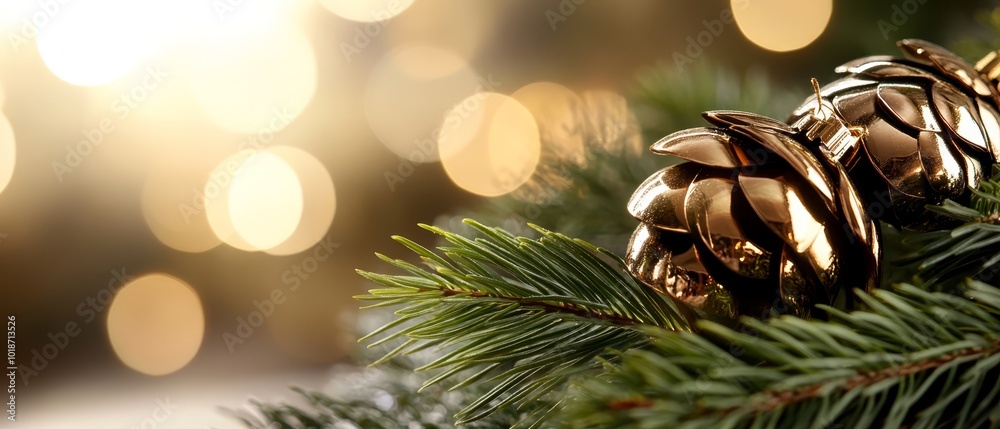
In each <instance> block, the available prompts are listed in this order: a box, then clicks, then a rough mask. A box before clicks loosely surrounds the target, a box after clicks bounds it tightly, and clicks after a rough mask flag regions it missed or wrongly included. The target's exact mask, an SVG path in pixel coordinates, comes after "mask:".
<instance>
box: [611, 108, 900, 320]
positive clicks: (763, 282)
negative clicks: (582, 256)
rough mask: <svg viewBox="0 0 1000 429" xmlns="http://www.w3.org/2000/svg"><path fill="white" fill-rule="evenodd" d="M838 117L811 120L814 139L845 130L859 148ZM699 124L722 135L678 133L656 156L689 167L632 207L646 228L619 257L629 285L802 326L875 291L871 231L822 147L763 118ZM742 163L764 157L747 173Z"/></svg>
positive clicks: (740, 116)
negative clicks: (863, 290) (825, 307)
mask: <svg viewBox="0 0 1000 429" xmlns="http://www.w3.org/2000/svg"><path fill="white" fill-rule="evenodd" d="M834 109H835V108H834V106H833V105H832V104H830V103H826V104H825V110H824V108H820V109H818V110H816V111H815V112H812V114H815V118H814V120H813V121H812V122H810V123H811V124H812V125H813V126H814V127H815V131H816V134H815V135H816V136H828V135H836V134H838V132H837V131H836V130H837V128H838V127H839V128H843V129H845V130H847V131H845V132H847V133H849V134H850V135H851V136H852V137H851V139H853V141H854V144H855V145H856V146H857V145H858V144H859V141H860V139H861V137H860V135H855V134H854V132H855V131H854V130H850V129H848V128H847V126H846V125H845V124H844V123H842V122H835V121H834V120H835V119H836V118H837V116H836V115H835V110H834ZM705 117H706V119H708V120H709V122H712V123H713V124H715V125H717V126H719V128H713V129H694V130H689V131H686V132H680V133H675V134H673V135H671V137H669V138H668V139H664V141H663V143H664V144H662V145H661V144H657V145H654V147H653V150H655V151H656V152H658V153H661V154H670V155H683V157H684V158H685V159H689V160H690V162H687V163H684V164H680V165H677V166H673V167H669V168H666V169H663V170H661V171H659V172H657V173H655V174H654V175H653V176H652V177H650V178H649V179H647V180H646V181H645V182H644V183H643V184H642V185H640V186H639V188H638V189H637V190H636V192H635V194H634V195H633V196H632V199H631V200H630V201H629V212H630V213H631V214H632V215H633V216H635V217H636V218H637V219H639V220H640V222H641V224H640V226H639V228H637V229H636V231H635V233H634V234H633V236H632V240H631V242H630V243H629V250H628V253H627V254H626V258H625V263H626V267H627V268H628V269H629V271H631V272H632V273H633V274H634V275H635V276H636V278H638V279H639V280H640V281H642V282H643V283H645V284H647V285H649V286H650V287H651V288H654V289H656V290H657V291H660V292H661V293H664V294H667V295H669V296H671V297H673V298H675V299H676V300H678V301H679V302H682V303H684V304H685V305H687V306H689V307H692V308H695V309H698V310H701V311H704V312H706V313H709V314H713V315H716V316H719V317H723V318H732V317H736V316H738V315H752V316H754V317H764V316H766V315H767V314H769V313H772V312H774V311H778V312H782V313H788V314H796V315H803V316H808V315H810V314H812V309H813V306H814V305H815V304H818V303H825V304H830V303H832V300H833V299H834V298H835V297H836V296H837V294H838V293H839V292H840V291H842V290H847V289H848V288H851V287H858V286H862V285H863V286H867V287H874V285H875V284H877V281H878V273H879V270H878V269H877V267H878V266H879V263H880V259H881V254H878V253H877V251H878V246H877V244H875V243H873V241H877V239H878V232H877V228H876V226H875V224H874V221H873V220H872V219H871V218H870V217H868V216H867V214H866V213H865V208H864V207H865V206H864V204H863V202H862V200H861V198H860V195H859V193H858V192H857V190H856V189H855V188H854V187H853V185H852V183H851V182H850V181H849V180H848V175H847V172H846V171H845V170H844V169H843V168H842V167H841V166H840V165H839V164H837V163H836V162H835V160H834V157H833V155H832V154H831V153H830V152H829V151H828V150H827V149H826V148H825V147H824V146H822V145H819V144H817V143H816V142H815V141H811V140H809V138H808V137H804V136H803V135H801V134H800V131H799V130H797V129H795V128H792V127H791V126H789V125H786V124H781V123H778V122H777V121H774V120H773V119H768V118H763V117H760V116H759V115H754V114H748V113H742V112H732V111H721V112H707V113H706V114H705ZM826 121H834V122H829V123H827V122H826ZM831 130H833V132H830V131H831ZM840 134H841V135H843V132H841V133H840ZM845 138H846V137H845ZM699 145H700V146H699ZM699 147H702V148H703V150H704V151H705V152H706V153H697V152H698V150H699V149H698V148H699ZM747 153H759V154H763V156H761V157H758V158H755V159H754V160H753V162H750V161H749V160H744V159H743V157H745V155H746V154H747ZM726 154H732V155H733V158H732V159H734V160H735V161H736V162H735V163H731V162H730V161H729V160H730V158H729V157H728V156H726ZM865 156H866V157H867V155H865ZM917 162H919V160H917ZM728 165H733V166H732V167H730V168H725V166H728ZM831 172H832V173H833V175H831ZM685 191H686V192H685ZM682 210H683V211H682ZM681 222H683V223H681ZM847 266H850V267H863V268H862V269H853V270H847V271H845V267H847Z"/></svg>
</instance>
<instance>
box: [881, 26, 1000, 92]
mask: <svg viewBox="0 0 1000 429" xmlns="http://www.w3.org/2000/svg"><path fill="white" fill-rule="evenodd" d="M898 45H899V47H900V49H902V50H903V54H904V55H906V56H907V57H909V58H911V59H914V60H917V61H925V62H930V63H932V64H934V66H935V67H937V68H938V69H939V70H941V71H942V72H944V73H945V74H946V75H948V76H949V77H951V78H953V79H956V80H958V81H959V82H962V83H963V84H965V85H966V86H967V87H969V88H971V89H972V90H974V91H975V92H976V94H978V95H980V96H983V97H989V96H991V95H992V94H993V92H992V91H991V90H990V87H989V85H987V84H986V82H985V81H984V80H983V78H982V77H981V76H980V74H979V71H977V70H976V69H975V67H973V66H972V65H970V64H969V63H967V62H965V60H963V59H961V58H959V57H958V56H957V55H955V54H953V53H952V52H951V51H949V50H947V49H945V48H942V47H940V46H938V45H935V44H933V43H931V42H927V41H924V40H917V39H905V40H901V41H899V43H898Z"/></svg>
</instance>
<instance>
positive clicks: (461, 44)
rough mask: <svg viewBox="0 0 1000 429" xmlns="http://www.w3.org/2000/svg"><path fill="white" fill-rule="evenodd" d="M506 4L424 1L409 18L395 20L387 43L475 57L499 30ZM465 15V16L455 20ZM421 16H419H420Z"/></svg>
mask: <svg viewBox="0 0 1000 429" xmlns="http://www.w3.org/2000/svg"><path fill="white" fill-rule="evenodd" d="M504 6H506V4H503V3H496V4H492V3H490V2H475V1H458V2H455V1H423V2H420V3H417V4H416V5H414V6H413V10H411V11H410V12H409V15H411V16H412V17H413V19H411V18H409V17H405V16H404V17H402V18H401V19H397V20H393V21H392V23H391V25H386V26H385V28H384V33H385V36H380V37H385V38H386V45H388V46H399V45H402V44H404V43H411V44H422V45H431V46H437V47H439V48H442V49H447V50H448V51H450V52H454V53H456V54H458V55H460V56H462V57H464V58H473V57H474V55H476V54H477V53H478V52H479V51H480V48H481V47H482V45H483V43H484V42H485V41H488V40H490V38H492V37H493V36H495V35H496V33H497V28H496V27H497V23H498V22H499V21H501V20H498V19H496V17H497V16H498V15H500V14H502V13H503V12H504V11H503V8H504ZM456 16H461V17H462V19H454V17H456ZM418 18H419V19H418Z"/></svg>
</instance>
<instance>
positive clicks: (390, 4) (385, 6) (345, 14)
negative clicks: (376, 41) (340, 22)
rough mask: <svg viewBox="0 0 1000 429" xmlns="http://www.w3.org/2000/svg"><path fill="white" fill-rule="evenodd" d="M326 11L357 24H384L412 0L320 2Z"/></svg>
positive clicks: (331, 0) (324, 0)
mask: <svg viewBox="0 0 1000 429" xmlns="http://www.w3.org/2000/svg"><path fill="white" fill-rule="evenodd" d="M320 4H322V5H323V7H325V8H326V10H328V11H330V12H333V13H334V14H336V15H337V16H339V17H341V18H344V19H349V20H351V21H358V22H380V23H381V22H385V21H387V20H389V19H392V18H393V17H395V16H396V15H399V14H400V13H403V11H404V10H406V9H407V8H409V7H410V5H411V4H413V0H320Z"/></svg>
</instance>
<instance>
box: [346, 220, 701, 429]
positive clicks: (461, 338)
mask: <svg viewBox="0 0 1000 429" xmlns="http://www.w3.org/2000/svg"><path fill="white" fill-rule="evenodd" d="M467 223H468V224H469V225H471V226H472V227H474V228H475V229H477V230H478V231H480V232H481V233H482V235H483V237H482V238H478V239H475V240H471V239H468V238H465V237H462V236H460V235H458V234H454V233H451V232H447V231H444V230H442V229H440V228H435V227H430V226H426V225H424V226H423V227H424V228H426V229H428V230H430V231H432V232H434V233H436V234H439V235H440V236H442V237H443V238H444V239H445V240H446V241H448V242H449V243H451V246H445V247H441V248H439V250H440V251H441V252H442V254H443V256H442V255H441V254H437V253H434V252H432V251H430V250H428V249H426V248H424V247H422V246H420V245H418V244H416V243H415V242H413V241H410V240H408V239H405V238H402V237H395V239H396V240H397V241H398V242H400V243H401V244H403V245H404V246H406V247H407V248H409V249H410V250H411V251H413V252H414V253H416V254H417V255H419V256H420V257H421V259H422V260H423V262H424V263H425V264H426V265H427V266H429V267H430V270H424V269H421V268H419V267H417V266H415V265H413V264H410V263H408V262H405V261H402V260H393V259H390V258H388V257H385V256H382V255H380V258H382V259H383V260H385V261H386V262H389V263H390V264H392V265H395V266H396V267H399V268H401V269H403V270H404V271H407V272H408V273H409V274H410V275H406V276H403V275H386V274H376V273H370V272H360V273H361V274H362V275H364V276H365V277H367V278H368V279H370V280H372V281H375V282H376V283H380V284H382V285H384V286H386V287H387V288H384V289H374V290H371V291H370V293H369V294H368V295H362V296H359V297H357V298H358V299H362V300H375V301H379V302H378V303H376V304H375V305H373V307H374V306H385V305H398V304H405V307H404V308H403V309H401V310H398V311H396V315H397V316H398V318H397V319H396V320H394V321H392V322H390V323H388V324H387V325H385V326H384V327H382V328H380V329H377V330H376V331H375V332H373V333H372V334H370V335H369V336H367V337H366V338H364V339H363V340H365V339H369V338H373V337H375V336H378V335H381V334H383V333H385V332H388V331H390V330H392V329H394V328H398V329H397V330H395V331H393V332H392V333H389V334H386V335H384V336H383V337H381V338H380V339H379V340H377V341H375V342H374V343H373V344H375V345H377V344H383V343H386V342H387V341H391V340H393V339H397V338H402V339H404V341H403V343H402V344H401V345H399V346H398V347H396V348H395V349H394V350H392V351H390V352H389V353H387V354H386V355H385V356H384V357H383V358H382V359H380V360H379V361H377V362H376V364H377V363H381V362H385V361H387V360H389V359H392V358H393V357H395V356H399V355H407V354H411V353H414V352H417V351H420V350H425V349H428V348H436V349H439V350H441V351H442V353H441V355H440V356H439V357H438V359H436V360H434V361H433V362H430V363H427V364H426V365H423V366H421V367H419V368H417V370H439V371H440V372H439V373H438V374H437V375H435V376H434V377H432V378H430V379H429V380H428V381H427V382H426V383H425V384H424V388H427V387H430V386H434V385H436V384H437V383H441V382H443V381H445V380H452V379H458V380H459V381H457V382H456V383H455V384H454V385H453V387H452V388H460V387H465V386H469V385H475V384H484V383H485V384H489V385H490V386H492V388H490V389H489V390H488V391H487V392H486V393H484V394H483V395H482V396H481V397H480V398H479V399H478V400H476V401H474V402H473V403H471V404H469V405H468V406H467V407H466V408H465V409H463V410H461V411H460V412H458V413H457V415H456V417H457V418H458V423H459V424H462V423H468V422H471V421H475V420H478V419H480V418H483V417H486V416H488V415H490V414H491V413H493V412H495V411H496V410H498V409H501V408H505V407H510V406H524V405H525V404H532V403H535V402H536V401H541V402H545V400H546V398H547V396H546V395H547V394H548V393H549V392H551V391H553V390H555V389H558V388H560V387H562V386H564V384H565V382H566V381H567V380H569V379H571V378H573V377H576V376H578V375H581V374H593V373H595V372H597V371H600V369H601V365H600V364H599V363H598V362H597V360H596V359H597V358H603V359H607V360H614V359H616V357H615V355H614V354H612V353H609V352H608V351H609V350H628V349H632V348H636V347H640V346H642V345H644V344H645V343H646V342H647V341H648V337H647V335H646V334H645V333H644V332H643V331H642V330H640V325H648V326H655V327H657V328H658V329H661V330H683V329H687V327H688V325H687V320H686V319H685V318H684V317H683V316H682V315H681V313H680V311H679V309H678V308H677V307H675V306H674V305H673V303H672V302H671V301H669V300H668V299H666V298H664V297H662V296H660V295H658V294H656V293H655V292H652V291H651V290H650V289H648V288H646V287H644V286H641V285H639V284H638V283H637V282H636V281H635V280H634V279H633V278H632V277H631V276H629V275H628V274H627V273H625V272H624V270H623V269H622V268H621V260H620V259H618V258H617V257H615V256H614V255H612V254H611V253H610V252H607V251H603V250H602V249H598V248H596V247H593V246H591V245H589V244H587V243H585V242H582V241H579V240H572V239H570V238H568V237H566V236H564V235H561V234H557V233H553V232H550V231H547V230H544V229H542V228H537V227H536V229H537V230H538V232H539V234H541V236H542V237H541V238H539V239H528V238H524V237H515V236H513V235H512V234H510V233H508V232H506V231H504V230H502V229H499V228H490V227H486V226H484V225H482V224H479V223H476V222H474V221H467ZM599 255H604V256H605V257H611V258H613V260H615V262H616V263H617V266H616V265H612V264H609V263H608V262H606V261H605V260H604V259H601V258H600V257H599ZM557 403H558V401H557V400H552V402H551V404H550V405H551V407H552V408H557V407H558V406H557ZM539 414H544V413H539ZM533 418H534V417H533ZM531 420H532V419H528V421H531Z"/></svg>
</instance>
